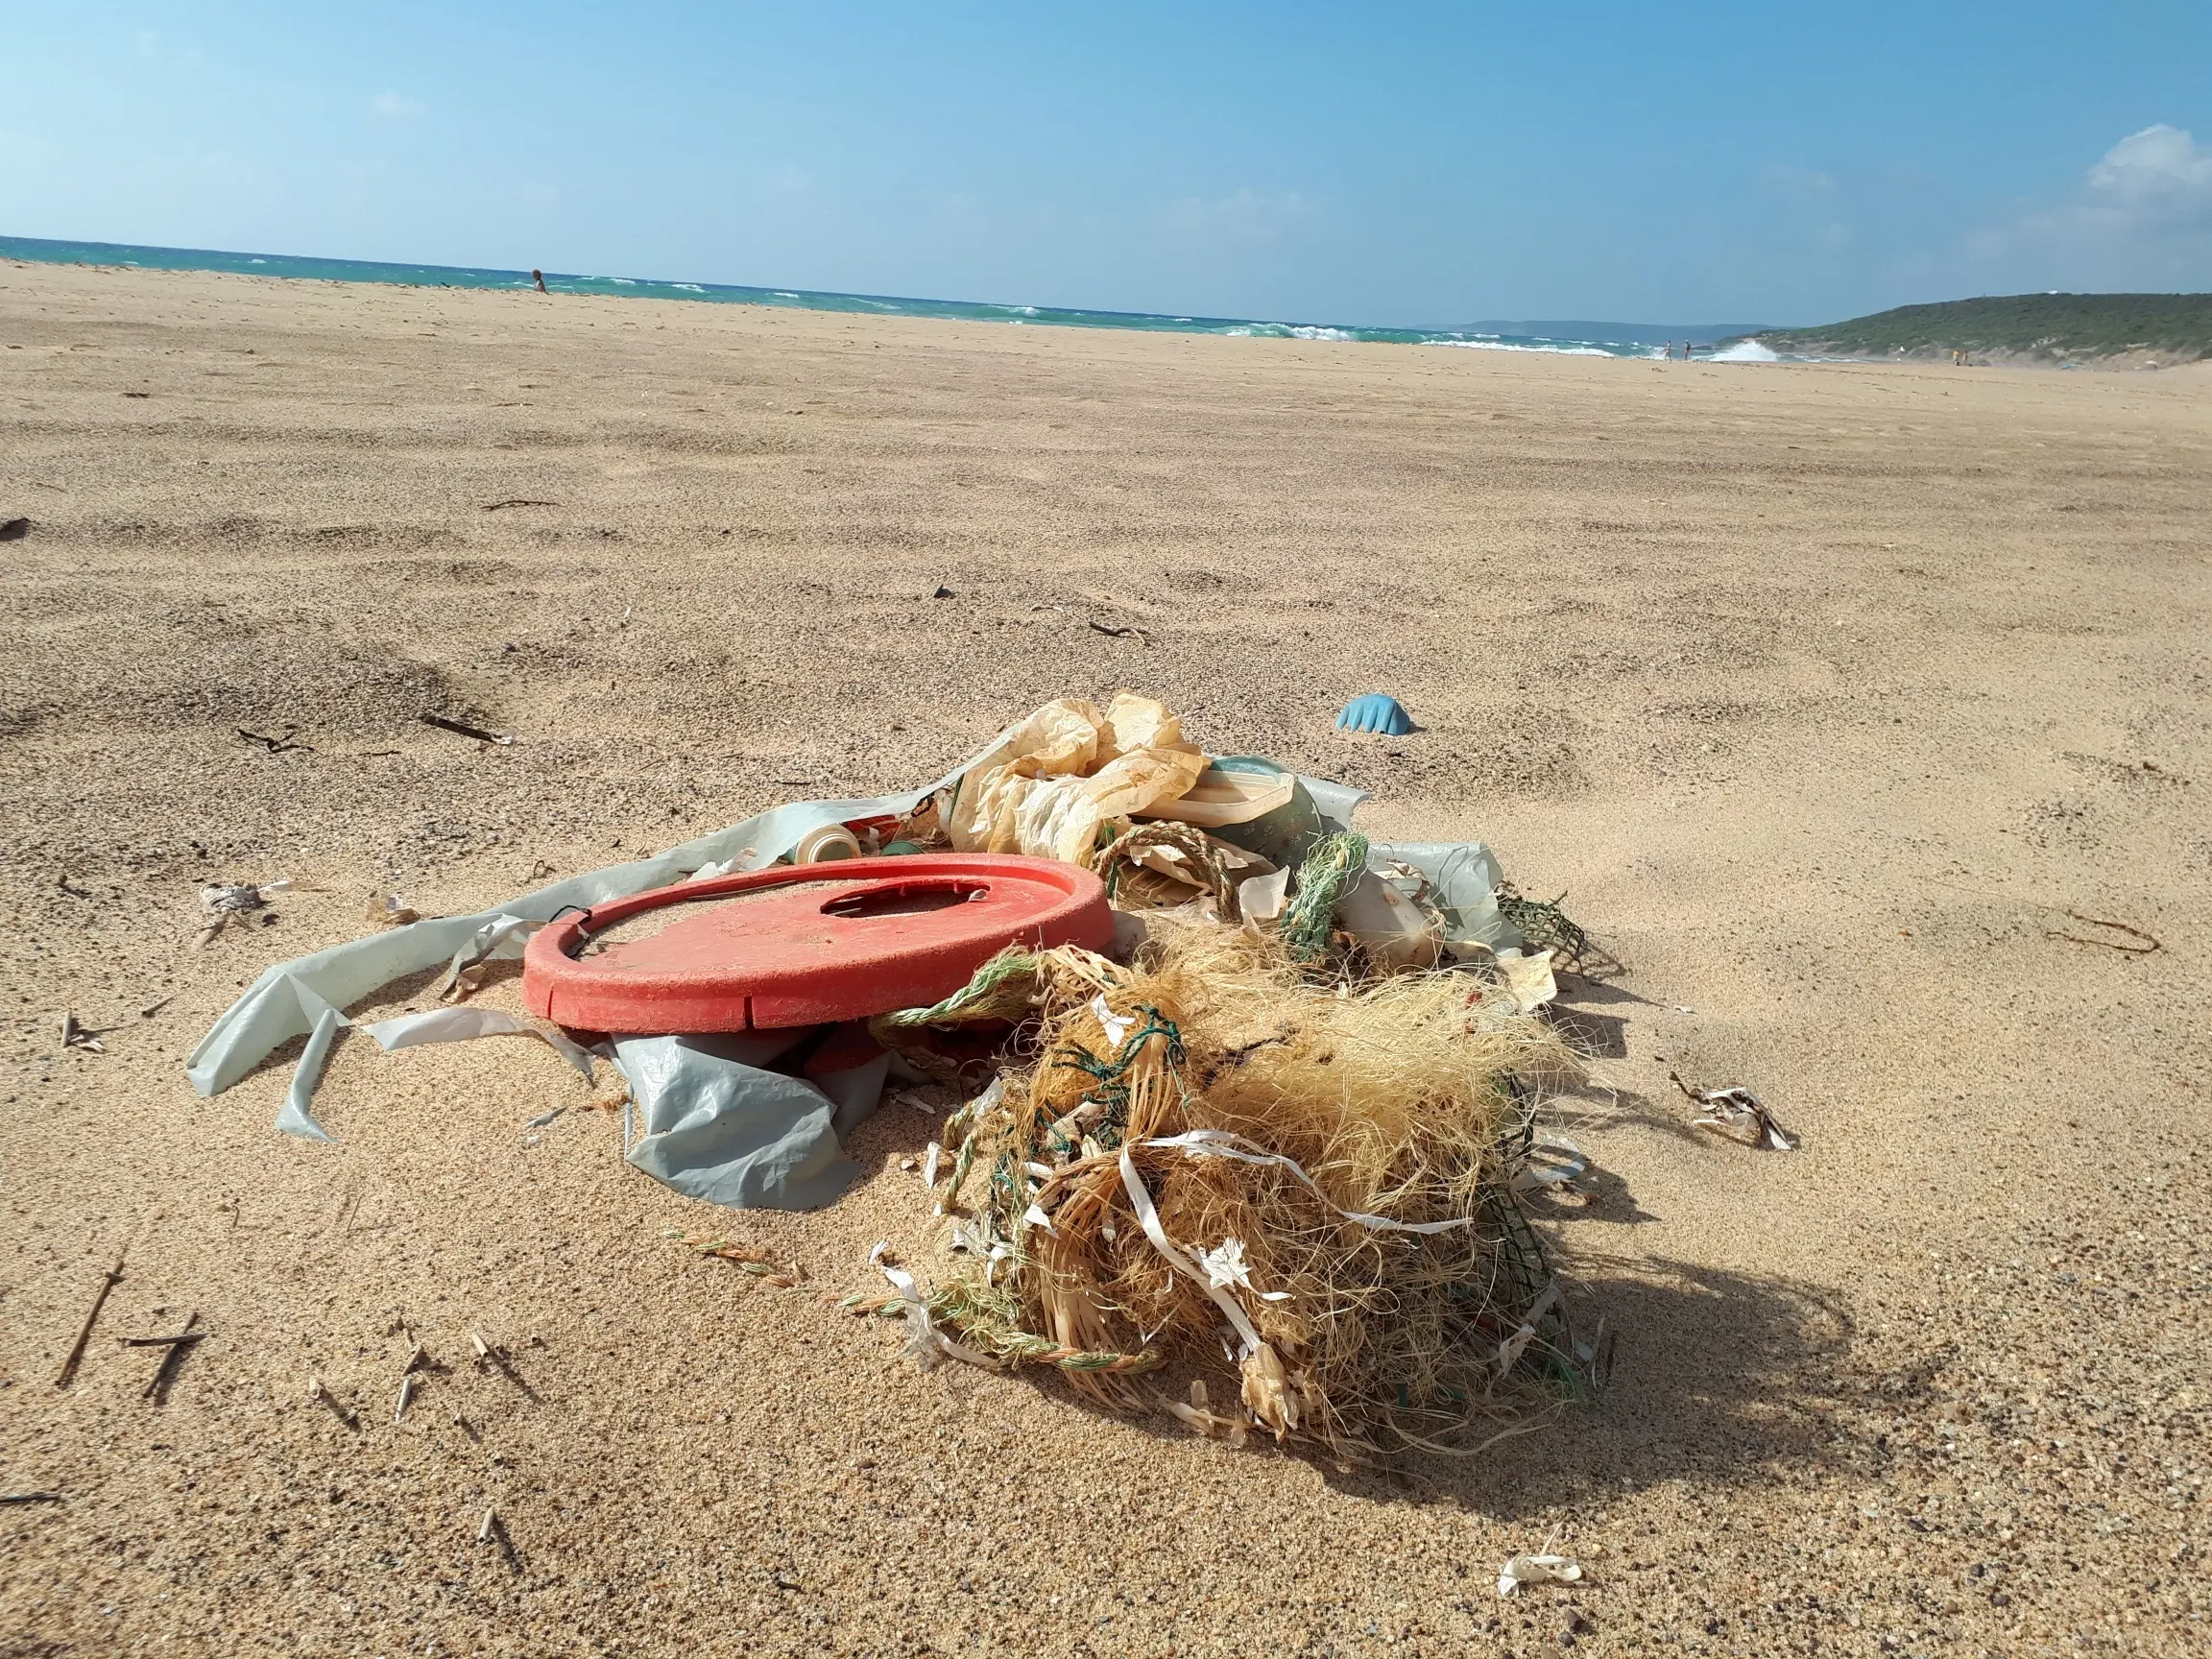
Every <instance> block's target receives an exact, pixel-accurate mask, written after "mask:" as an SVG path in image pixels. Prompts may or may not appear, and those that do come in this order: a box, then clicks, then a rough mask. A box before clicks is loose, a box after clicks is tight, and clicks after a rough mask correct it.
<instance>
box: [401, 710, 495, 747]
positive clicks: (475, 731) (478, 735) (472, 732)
mask: <svg viewBox="0 0 2212 1659" xmlns="http://www.w3.org/2000/svg"><path fill="white" fill-rule="evenodd" d="M422 724H423V725H425V726H435V727H437V728H438V730H439V731H441V732H451V733H454V734H455V735H456V736H460V737H473V738H475V739H476V740H477V741H478V742H479V743H498V744H501V745H510V744H512V743H513V742H514V741H515V739H514V738H513V737H510V736H506V735H504V734H502V733H497V732H487V731H485V730H484V728H483V727H481V726H471V725H469V723H468V722H467V721H466V720H448V719H446V718H445V715H443V714H425V715H423V716H422Z"/></svg>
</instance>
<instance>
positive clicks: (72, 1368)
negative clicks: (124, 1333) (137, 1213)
mask: <svg viewBox="0 0 2212 1659" xmlns="http://www.w3.org/2000/svg"><path fill="white" fill-rule="evenodd" d="M126 1248H128V1246H126ZM123 1255H124V1252H123V1251H122V1250H118V1251H117V1252H116V1253H115V1265H114V1266H112V1267H110V1268H108V1277H107V1278H105V1279H103V1280H101V1281H100V1290H99V1293H98V1294H97V1295H95V1296H94V1297H93V1298H92V1311H91V1312H89V1313H87V1314H85V1315H84V1328H83V1329H82V1330H80V1331H79V1332H78V1333H77V1340H76V1341H75V1342H74V1343H72V1344H71V1345H70V1348H69V1358H66V1359H64V1360H62V1361H61V1375H60V1376H59V1377H57V1378H55V1379H54V1386H55V1387H57V1388H66V1387H68V1386H69V1384H70V1383H74V1382H76V1381H77V1367H78V1366H79V1365H80V1364H82V1363H83V1362H84V1344H85V1343H87V1342H89V1341H91V1340H92V1327H93V1326H94V1325H96V1324H98V1323H99V1320H100V1310H101V1309H103V1308H105V1307H106V1306H107V1305H108V1291H110V1290H112V1289H114V1288H115V1286H117V1285H119V1284H120V1283H122V1280H123Z"/></svg>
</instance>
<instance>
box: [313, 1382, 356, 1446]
mask: <svg viewBox="0 0 2212 1659" xmlns="http://www.w3.org/2000/svg"><path fill="white" fill-rule="evenodd" d="M307 1398H308V1399H310V1400H319V1401H321V1402H322V1403H323V1404H324V1405H325V1406H327V1407H330V1414H331V1415H332V1416H334V1417H336V1418H337V1419H338V1421H339V1422H341V1423H343V1424H345V1425H346V1427H347V1428H349V1429H350V1430H352V1431H354V1432H355V1433H356V1434H358V1433H359V1432H360V1431H361V1419H360V1418H359V1417H357V1416H355V1415H354V1414H353V1413H352V1412H351V1411H349V1410H348V1409H347V1408H346V1407H345V1406H343V1405H342V1404H340V1402H339V1399H338V1396H337V1395H335V1394H333V1393H331V1392H330V1387H329V1384H328V1383H325V1382H324V1381H323V1379H322V1378H320V1377H310V1378H308V1379H307Z"/></svg>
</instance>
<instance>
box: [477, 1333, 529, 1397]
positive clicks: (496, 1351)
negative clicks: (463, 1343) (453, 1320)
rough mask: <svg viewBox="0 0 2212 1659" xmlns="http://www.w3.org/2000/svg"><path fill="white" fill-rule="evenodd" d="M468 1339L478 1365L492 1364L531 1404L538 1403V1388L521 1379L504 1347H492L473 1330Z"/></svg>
mask: <svg viewBox="0 0 2212 1659" xmlns="http://www.w3.org/2000/svg"><path fill="white" fill-rule="evenodd" d="M469 1342H470V1344H471V1345H473V1346H474V1348H475V1350H476V1363H477V1364H478V1365H479V1366H483V1365H489V1366H492V1367H493V1369H495V1370H496V1371H497V1372H498V1373H499V1374H500V1375H501V1376H502V1377H504V1378H506V1379H507V1381H508V1382H510V1383H514V1384H515V1386H516V1387H517V1388H519V1389H521V1390H522V1392H523V1394H524V1395H525V1396H526V1397H527V1398H528V1399H529V1401H530V1403H531V1404H532V1405H533V1406H535V1405H537V1404H538V1403H539V1400H538V1390H537V1389H535V1388H533V1387H531V1386H530V1384H529V1383H525V1382H523V1381H522V1374H521V1373H520V1372H519V1371H517V1370H516V1369H515V1362H514V1361H513V1360H511V1359H509V1358H507V1350H506V1349H504V1348H495V1347H493V1345H492V1344H491V1343H489V1342H487V1341H485V1340H484V1338H483V1337H482V1336H481V1335H480V1334H477V1333H476V1332H474V1331H471V1332H469Z"/></svg>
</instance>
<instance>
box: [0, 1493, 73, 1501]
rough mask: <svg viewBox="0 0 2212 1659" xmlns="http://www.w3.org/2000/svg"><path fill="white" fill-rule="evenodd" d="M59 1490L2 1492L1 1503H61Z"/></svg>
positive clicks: (0, 1494)
mask: <svg viewBox="0 0 2212 1659" xmlns="http://www.w3.org/2000/svg"><path fill="white" fill-rule="evenodd" d="M60 1502H61V1494H60V1493H59V1492H0V1503H60Z"/></svg>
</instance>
